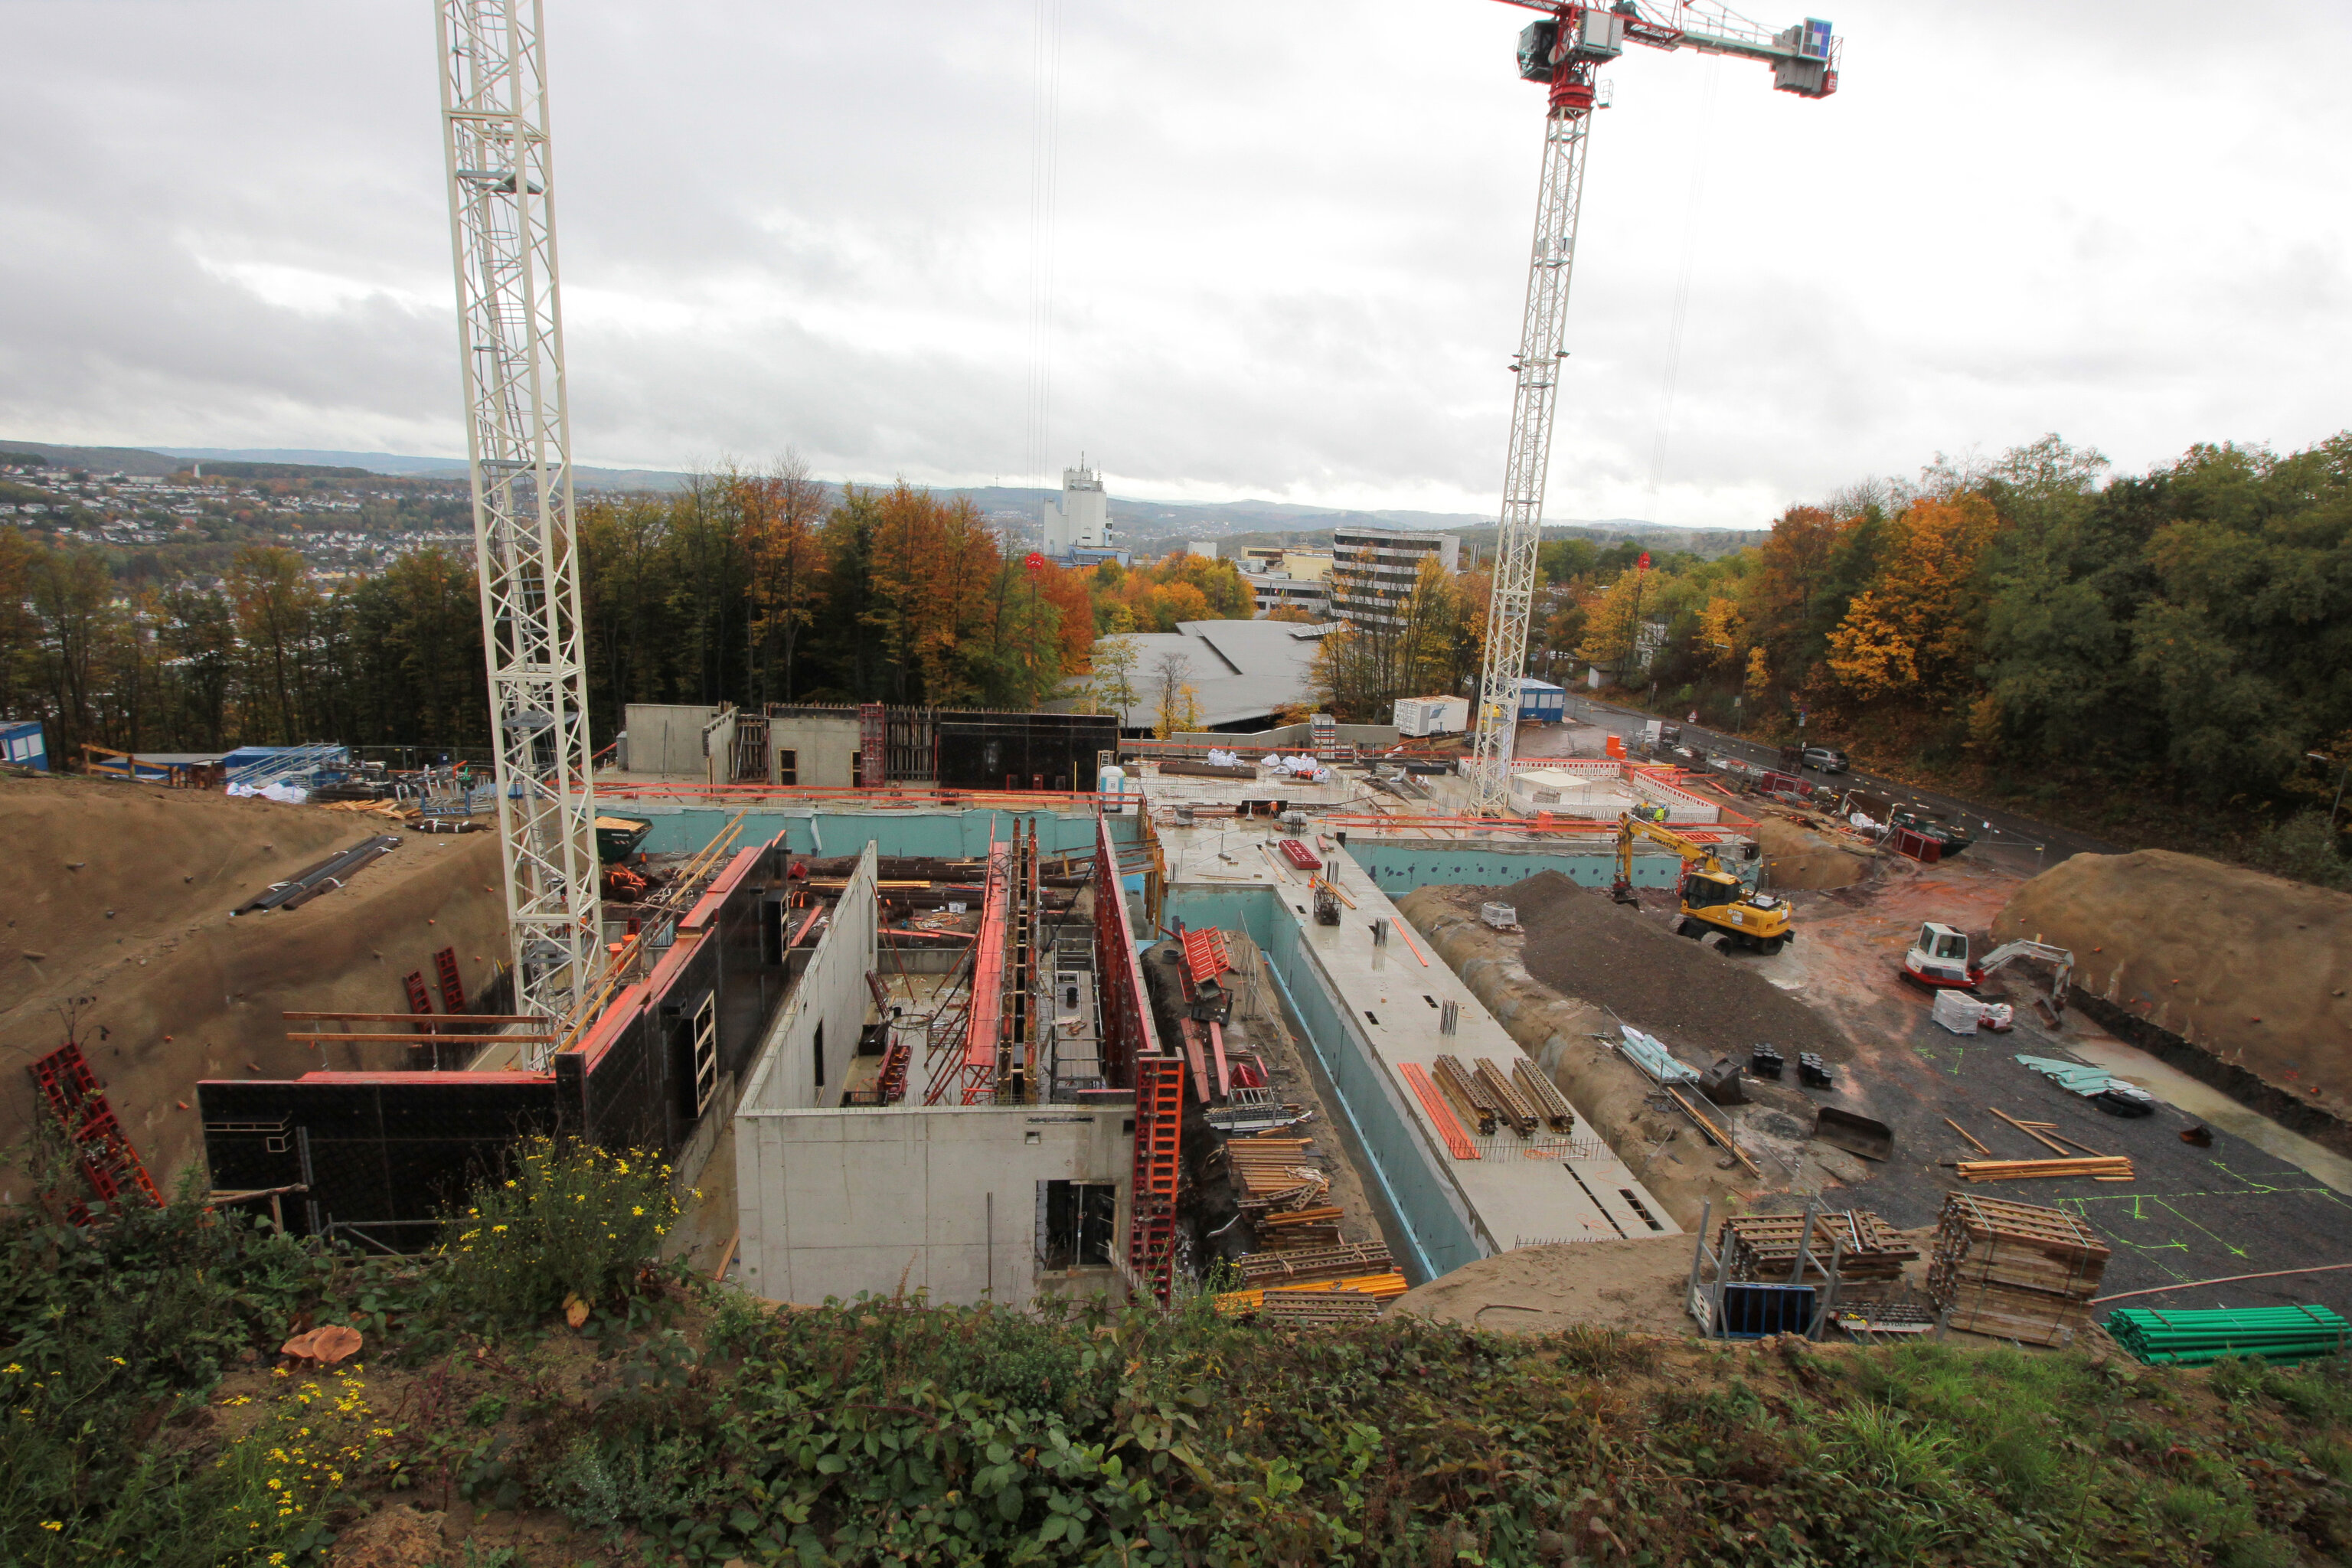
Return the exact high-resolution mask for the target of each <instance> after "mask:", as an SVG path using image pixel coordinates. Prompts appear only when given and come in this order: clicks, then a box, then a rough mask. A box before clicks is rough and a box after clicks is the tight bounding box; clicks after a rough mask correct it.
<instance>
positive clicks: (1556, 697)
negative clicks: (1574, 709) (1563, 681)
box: [1519, 676, 1568, 724]
mask: <svg viewBox="0 0 2352 1568" xmlns="http://www.w3.org/2000/svg"><path fill="white" fill-rule="evenodd" d="M1567 714H1568V693H1567V692H1566V691H1565V690H1563V689H1561V688H1559V687H1557V686H1554V685H1553V684H1552V683H1551V682H1549V681H1548V680H1538V679H1535V678H1534V677H1533V676H1523V677H1521V678H1520V679H1519V717H1520V718H1522V719H1533V720H1535V721H1538V722H1539V723H1546V724H1556V723H1558V722H1559V721H1560V720H1561V719H1563V718H1565V717H1566V716H1567Z"/></svg>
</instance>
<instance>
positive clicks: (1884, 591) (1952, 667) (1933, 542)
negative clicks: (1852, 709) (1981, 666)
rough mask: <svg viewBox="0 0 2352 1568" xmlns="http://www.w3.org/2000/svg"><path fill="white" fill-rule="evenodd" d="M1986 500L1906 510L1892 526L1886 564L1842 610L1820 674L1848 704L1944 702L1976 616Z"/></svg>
mask: <svg viewBox="0 0 2352 1568" xmlns="http://www.w3.org/2000/svg"><path fill="white" fill-rule="evenodd" d="M1996 521H1997V520H1996V517H1995V514H1994V512H1993V509H1992V503H1991V502H1990V501H1989V500H1986V499H1985V498H1984V497H1983V496H1981V495H1976V494H1972V493H1963V494H1959V495H1957V496H1955V497H1954V498H1953V499H1952V500H1948V501H1932V500H1923V501H1919V502H1916V503H1915V504H1914V505H1913V506H1912V507H1911V508H1910V509H1909V510H1906V511H1905V512H1904V513H1903V514H1902V516H1900V517H1899V518H1896V519H1895V521H1894V525H1893V531H1892V539H1891V548H1890V550H1889V552H1888V555H1887V560H1886V563H1885V567H1884V569H1883V570H1881V571H1880V572H1879V573H1878V574H1877V575H1876V576H1875V577H1874V579H1873V580H1872V583H1871V585H1870V586H1869V587H1868V588H1866V589H1864V591H1863V592H1862V593H1860V594H1857V595H1854V597H1853V599H1852V600H1851V601H1850V602H1849V603H1848V605H1847V606H1846V612H1845V615H1844V616H1843V618H1842V619H1841V620H1840V621H1839V623H1838V625H1837V627H1836V629H1835V630H1833V631H1832V633H1831V634H1830V637H1829V668H1830V670H1831V672H1832V674H1833V675H1834V676H1835V677H1836V679H1837V681H1838V683H1839V685H1840V686H1842V687H1843V689H1845V690H1846V691H1847V692H1848V693H1849V694H1851V695H1852V696H1853V697H1854V698H1856V699H1858V700H1862V701H1864V702H1868V701H1872V700H1876V699H1879V698H1883V697H1909V696H1915V695H1916V696H1917V697H1919V698H1922V699H1926V700H1949V699H1951V698H1953V697H1955V696H1957V695H1958V687H1959V683H1960V682H1961V681H1962V680H1964V679H1966V678H1967V677H1968V676H1969V673H1970V664H1971V656H1972V654H1973V652H1974V649H1975V646H1976V637H1975V633H1976V626H1977V620H1978V616H1979V613H1980V611H1981V609H1982V594H1981V584H1979V582H1978V580H1977V576H1978V574H1977V569H1978V565H1979V561H1980V560H1981V558H1982V556H1983V554H1984V552H1985V548H1986V546H1987V545H1988V544H1990V542H1991V541H1992V535H1993V529H1994V526H1995V523H1996Z"/></svg>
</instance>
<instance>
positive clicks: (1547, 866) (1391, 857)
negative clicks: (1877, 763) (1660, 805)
mask: <svg viewBox="0 0 2352 1568" xmlns="http://www.w3.org/2000/svg"><path fill="white" fill-rule="evenodd" d="M1348 854H1349V857H1351V858H1353V859H1354V860H1355V862H1356V864H1357V865H1359V866H1361V867H1362V868H1364V870H1365V872H1366V874H1367V875H1369V876H1370V878H1371V879H1372V881H1373V883H1374V885H1375V886H1377V887H1378V888H1379V889H1380V890H1381V892H1383V893H1386V894H1387V895H1388V896H1389V897H1390V898H1391V899H1399V898H1402V897H1403V896H1404V895H1405V894H1407V893H1409V892H1411V891H1412V889H1415V888H1426V887H1429V886H1432V885H1433V884H1435V885H1443V886H1458V887H1472V888H1503V887H1508V886H1509V885H1510V884H1511V883H1513V882H1516V881H1518V880H1519V879H1521V878H1523V877H1532V876H1534V875H1535V874H1536V873H1537V872H1538V871H1557V872H1559V874H1560V875H1561V876H1563V877H1566V878H1567V879H1569V880H1570V881H1571V882H1574V883H1575V884H1576V885H1577V886H1578V887H1580V888H1605V887H1607V886H1609V885H1610V884H1611V883H1612V882H1613V881H1615V880H1616V879H1617V851H1616V849H1615V847H1613V846H1612V847H1608V848H1601V847H1598V846H1587V847H1579V848H1574V849H1566V848H1562V849H1549V848H1517V847H1503V846H1499V845H1486V844H1454V843H1448V842H1444V841H1442V840H1438V839H1432V838H1365V837H1357V836H1354V835H1350V836H1349V839H1348ZM1762 864H1763V862H1762V861H1760V860H1742V859H1740V858H1738V856H1737V855H1733V856H1731V857H1730V858H1727V859H1725V860H1724V862H1723V865H1724V868H1725V869H1727V870H1728V871H1731V872H1734V873H1736V874H1737V875H1738V877H1739V879H1741V880H1742V881H1744V882H1746V883H1747V884H1748V886H1749V887H1750V888H1753V887H1754V886H1755V885H1756V876H1757V872H1758V869H1759V868H1760V867H1761V865H1762ZM1682 867H1683V863H1682V861H1681V859H1680V858H1678V857H1676V856H1673V855H1668V854H1665V853H1664V852H1663V851H1660V850H1658V849H1657V848H1656V847H1655V846H1651V847H1650V848H1649V849H1648V850H1646V851H1643V850H1638V849H1637V850H1636V852H1635V853H1634V856H1633V885H1634V886H1635V887H1637V888H1671V887H1674V886H1675V885H1676V884H1677V883H1679V882H1680V881H1681V880H1682Z"/></svg>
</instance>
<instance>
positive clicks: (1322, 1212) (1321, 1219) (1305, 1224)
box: [1251, 1204, 1347, 1252]
mask: <svg viewBox="0 0 2352 1568" xmlns="http://www.w3.org/2000/svg"><path fill="white" fill-rule="evenodd" d="M1346 1212H1347V1211H1346V1210H1344V1209H1342V1208H1340V1206H1339V1205H1338V1204H1324V1205H1319V1206H1318V1207H1315V1208H1307V1209H1289V1210H1286V1211H1285V1212H1284V1213H1281V1214H1268V1215H1258V1216H1256V1217H1255V1219H1253V1220H1252V1221H1251V1228H1252V1229H1254V1230H1255V1231H1256V1233H1257V1241H1258V1246H1259V1247H1262V1248H1264V1249H1265V1250H1266V1251H1268V1252H1290V1251H1296V1250H1305V1249H1307V1248H1312V1247H1337V1246H1339V1216H1340V1215H1342V1214H1344V1213H1346Z"/></svg>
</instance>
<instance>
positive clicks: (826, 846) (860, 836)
mask: <svg viewBox="0 0 2352 1568" xmlns="http://www.w3.org/2000/svg"><path fill="white" fill-rule="evenodd" d="M599 809H600V810H602V811H604V813H605V815H607V816H615V815H617V816H634V817H638V818H641V819H643V820H645V821H646V822H650V823H652V824H653V832H652V833H651V834H649V835H647V837H646V845H645V847H646V851H647V852H648V853H650V854H671V853H681V852H682V853H687V854H691V853H693V852H694V851H695V850H698V849H700V848H702V847H704V846H705V845H708V844H709V842H710V841H711V840H712V839H713V838H716V837H718V836H719V834H720V833H722V832H724V831H725V830H726V827H727V825H728V824H729V823H730V822H731V821H733V820H734V819H735V816H736V815H737V813H736V809H735V808H730V807H720V806H716V805H711V806H702V805H670V804H669V803H667V802H666V801H657V802H639V801H633V800H628V799H625V798H623V797H620V796H613V797H609V798H605V799H604V800H602V801H601V802H600V804H599ZM742 816H743V836H742V837H741V838H740V840H739V841H738V842H740V843H745V844H761V843H766V842H768V841H770V840H772V839H773V838H775V837H777V836H778V835H779V834H782V835H783V836H784V840H785V842H784V847H785V848H786V849H788V850H789V851H791V852H792V853H793V854H796V855H855V854H856V853H857V852H858V851H859V850H861V849H863V848H865V847H866V846H867V845H868V844H873V845H877V846H878V847H880V849H881V852H882V853H883V854H885V855H937V856H944V857H951V858H963V857H969V856H974V855H982V854H985V853H987V850H988V837H989V834H990V833H991V832H993V833H994V834H995V835H996V837H998V838H1000V839H1003V838H1010V837H1013V826H1014V825H1015V824H1016V823H1019V824H1024V825H1025V824H1027V823H1031V822H1034V823H1035V824H1036V825H1037V843H1038V846H1039V847H1040V848H1042V849H1043V850H1044V851H1045V853H1046V854H1048V855H1064V854H1078V855H1083V854H1087V853H1088V852H1090V851H1091V850H1092V849H1093V848H1094V846H1095V818H1094V813H1093V812H1092V811H1087V812H1084V813H1082V814H1081V813H1057V812H1045V811H1038V812H1021V811H1001V810H993V809H991V810H984V811H983V810H971V811H856V810H844V811H823V810H818V809H815V808H814V807H811V806H776V807H773V808H772V809H764V810H761V809H754V810H750V811H745V812H743V813H742ZM1136 832H1137V828H1136V819H1135V818H1134V817H1132V816H1126V817H1113V818H1112V819H1111V837H1114V838H1116V839H1118V841H1119V842H1120V843H1122V844H1125V843H1129V842H1131V841H1132V840H1133V839H1134V838H1135V837H1136Z"/></svg>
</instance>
